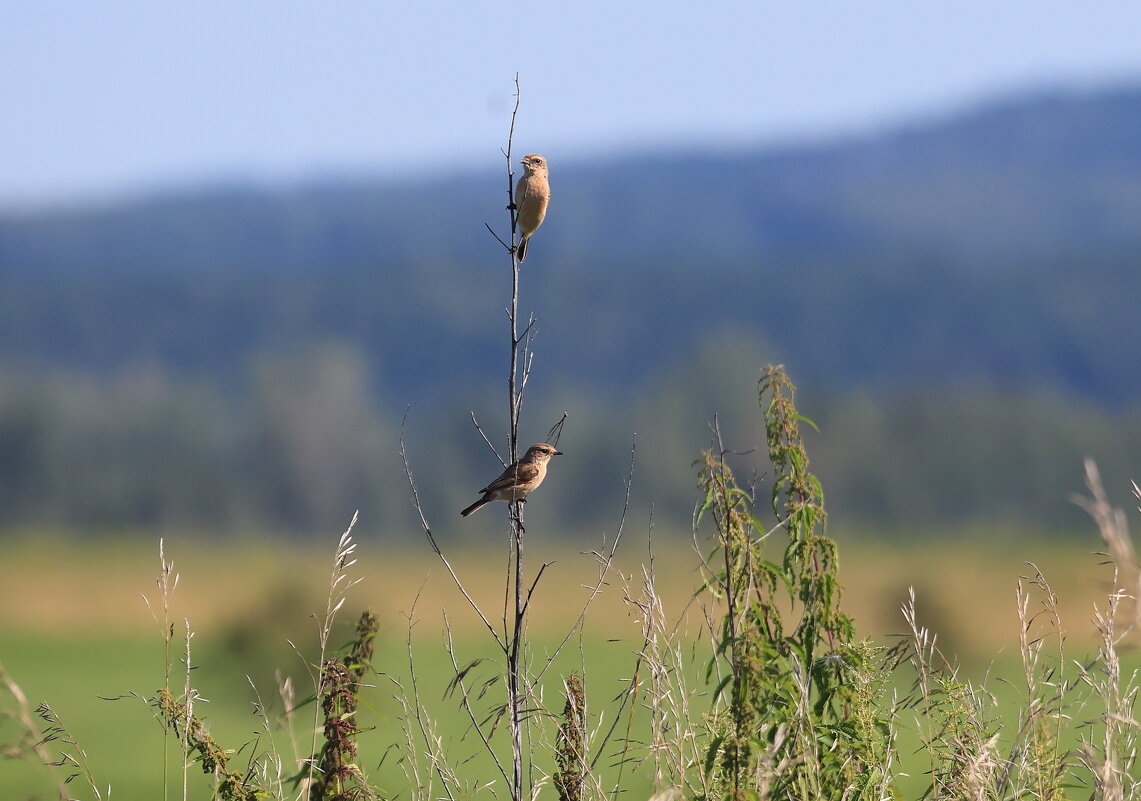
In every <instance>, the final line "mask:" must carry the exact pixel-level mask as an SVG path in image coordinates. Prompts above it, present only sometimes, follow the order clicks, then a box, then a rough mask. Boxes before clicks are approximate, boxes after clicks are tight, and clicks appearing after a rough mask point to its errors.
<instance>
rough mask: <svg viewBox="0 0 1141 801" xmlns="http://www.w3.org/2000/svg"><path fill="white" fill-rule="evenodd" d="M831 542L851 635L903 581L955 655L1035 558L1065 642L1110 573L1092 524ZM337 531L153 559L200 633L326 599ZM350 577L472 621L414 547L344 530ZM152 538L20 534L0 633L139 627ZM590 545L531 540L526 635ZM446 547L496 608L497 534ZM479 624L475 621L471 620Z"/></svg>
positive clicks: (574, 574) (677, 584) (607, 625)
mask: <svg viewBox="0 0 1141 801" xmlns="http://www.w3.org/2000/svg"><path fill="white" fill-rule="evenodd" d="M833 536H834V537H835V538H836V540H837V543H838V545H839V551H840V576H841V581H842V584H843V586H844V594H843V599H842V605H843V607H844V609H845V610H846V611H848V613H849V614H851V615H852V616H853V617H854V618H855V620H856V624H857V628H858V630H859V632H860V633H861V635H863V636H867V637H870V638H872V639H873V640H877V641H878V640H881V639H883V638H885V637H886V636H888V635H890V634H892V633H895V632H898V631H899V630H900V628H901V626H902V618H901V617H900V614H899V607H900V605H901V604H902V603H903V602H904V601H905V600H906V598H907V591H908V588H909V587H914V588H915V591H916V594H917V596H918V604H919V611H920V617H921V618H922V619H924V621H925V622H927V623H928V624H929V625H930V626H931V627H932V628H933V629H934V630H935V631H936V632H937V633H938V634H939V635H940V637H941V638H944V639H945V640H946V641H947V642H948V643H949V644H952V645H953V646H954V647H953V648H952V649H951V650H953V651H956V652H961V653H962V655H963V656H964V657H967V658H976V657H980V656H985V655H986V654H988V653H990V652H991V651H993V650H994V649H996V648H999V647H1001V646H1002V644H1003V643H1006V642H1009V640H1010V637H1011V636H1012V635H1014V634H1016V632H1017V626H1018V622H1017V615H1016V610H1015V600H1014V599H1015V585H1016V582H1017V581H1018V579H1019V577H1020V576H1027V575H1031V574H1032V572H1033V569H1034V568H1033V567H1032V566H1031V564H1028V563H1033V565H1036V566H1037V567H1038V568H1040V569H1041V571H1042V573H1043V574H1044V575H1045V577H1046V578H1047V580H1048V581H1049V582H1050V585H1051V586H1052V587H1053V589H1054V591H1055V592H1056V594H1057V595H1058V597H1059V606H1060V608H1061V609H1062V613H1063V620H1064V621H1067V622H1068V626H1069V631H1070V637H1071V638H1072V639H1073V640H1074V641H1075V642H1077V643H1080V642H1087V641H1092V637H1093V630H1092V627H1091V626H1090V625H1089V622H1090V617H1091V612H1092V610H1093V605H1094V604H1095V603H1097V602H1099V601H1104V598H1105V593H1106V590H1107V588H1108V586H1109V583H1110V581H1111V578H1112V573H1111V568H1109V567H1108V566H1106V565H1105V561H1106V560H1105V558H1104V557H1103V556H1100V555H1098V553H1097V551H1098V550H1099V548H1100V547H1101V542H1100V540H1099V539H1097V536H1096V533H1095V532H1094V531H1093V530H1092V528H1091V530H1090V531H1089V532H1086V535H1085V536H1084V538H1083V537H1082V536H1080V535H1075V536H1073V537H1070V538H1068V539H1066V540H1061V539H1059V538H1057V537H1053V538H1042V539H1035V538H1030V537H1026V536H1025V535H1021V536H1015V535H1009V536H1005V535H1003V534H998V535H995V536H993V537H990V538H985V537H983V536H979V535H962V536H955V535H946V536H939V537H935V538H930V537H928V538H925V539H923V540H910V541H909V540H906V539H902V538H899V539H893V540H891V541H877V540H869V539H867V538H862V537H854V536H853V537H845V536H844V535H843V534H835V533H834V534H833ZM336 538H337V535H330V536H329V537H328V538H327V542H326V543H324V544H323V545H322V544H312V545H310V546H305V547H302V546H298V545H297V544H295V543H270V542H266V541H255V540H249V541H237V542H234V541H221V540H217V539H210V538H202V537H195V536H191V535H185V536H180V535H177V534H176V535H169V536H168V537H167V538H166V540H165V549H166V557H167V559H168V560H170V561H173V563H174V566H175V570H176V572H177V573H178V574H179V576H180V579H179V584H178V588H177V591H176V592H175V594H174V604H173V609H172V611H173V617H174V619H175V620H182V619H184V618H186V619H189V620H190V621H191V623H192V625H193V627H194V628H195V630H196V631H198V632H200V633H201V636H204V637H209V636H210V632H211V631H212V630H217V629H218V628H219V627H223V628H224V627H226V626H227V625H228V624H231V623H233V622H234V621H235V620H239V619H241V618H242V617H243V615H248V614H255V613H260V612H262V611H264V610H266V608H267V605H268V606H270V607H272V608H273V609H274V610H276V616H277V617H279V618H281V617H285V616H288V615H290V614H297V615H299V616H301V617H305V616H307V615H308V614H311V613H316V612H318V611H320V610H322V609H323V608H324V601H325V597H326V595H327V584H328V580H329V574H330V570H331V567H332V563H331V560H332V554H333V547H334V546H335V544H336ZM355 539H356V540H357V543H358V551H357V555H358V556H359V563H358V565H356V566H355V567H354V568H353V572H354V575H355V576H356V577H359V578H360V579H361V583H360V584H359V585H358V586H357V587H355V588H354V590H353V591H352V593H351V594H350V602H349V604H348V605H347V609H363V608H365V607H369V608H371V609H373V610H375V611H377V612H378V613H379V614H380V615H381V617H382V619H384V620H386V621H388V622H389V623H396V622H398V621H400V620H402V619H403V618H404V616H405V615H406V614H407V613H408V612H409V611H410V610H411V609H412V606H413V603H414V602H415V604H416V608H417V613H418V617H421V618H422V617H428V616H435V617H438V616H439V610H440V609H443V608H448V609H450V610H452V616H451V619H452V623H453V626H454V627H455V628H456V630H457V631H460V632H463V631H464V630H465V627H467V626H471V625H477V621H475V620H474V619H473V618H472V616H469V615H467V614H464V612H465V611H466V610H465V606H466V604H465V603H464V602H463V598H462V596H460V595H459V593H458V592H457V590H456V588H455V585H454V583H453V582H452V580H451V579H450V577H449V576H448V575H447V572H446V570H445V568H444V566H443V565H442V564H441V562H440V560H439V559H438V558H437V557H436V556H435V555H434V554H433V553H432V552H431V550H430V549H429V548H428V546H427V544H426V543H423V544H421V543H416V542H413V543H411V544H405V545H402V546H399V547H395V548H394V547H393V546H391V545H388V544H386V543H384V542H382V541H379V540H375V539H371V538H370V536H369V534H368V532H366V531H362V530H360V529H358V530H357V532H355ZM158 548H159V542H158V538H152V539H149V540H144V539H135V540H106V539H99V540H95V541H88V542H79V541H75V540H72V539H64V538H53V537H49V536H36V537H31V536H25V537H21V538H18V539H14V540H9V541H8V542H6V543H5V545H4V554H5V557H4V560H3V562H2V563H0V609H3V610H4V613H3V617H2V619H0V629H3V630H6V631H17V632H18V631H30V632H38V633H40V634H44V635H48V634H53V635H56V636H60V637H66V636H68V635H70V634H73V633H77V632H83V633H90V632H92V631H102V632H108V633H115V634H130V633H133V634H139V633H141V632H146V631H147V630H148V629H150V630H153V628H154V625H155V624H154V621H153V619H152V615H151V612H150V611H149V609H148V606H147V604H146V602H145V601H144V600H143V596H147V597H148V598H150V599H151V600H152V601H153V600H154V599H156V597H157V592H156V588H155V583H154V581H155V577H156V576H157V574H158V572H159V551H158ZM601 549H602V543H601V541H597V542H593V543H591V542H587V541H585V540H584V541H583V542H582V545H581V546H580V547H579V548H577V549H574V548H569V547H567V546H566V545H565V541H564V542H553V541H551V540H539V541H537V542H533V543H532V544H531V546H530V547H529V549H528V552H527V559H528V566H529V568H530V570H532V571H533V570H535V569H537V568H538V566H539V564H540V563H541V562H551V563H553V564H552V565H551V566H550V567H549V568H547V569H546V571H545V572H544V575H543V577H542V579H541V581H540V583H539V586H538V588H537V591H536V599H535V602H534V603H533V605H532V609H531V625H532V628H533V629H534V630H538V631H547V630H551V631H553V630H558V629H560V628H562V627H565V626H567V625H569V624H570V623H571V622H573V620H574V619H575V618H576V617H577V616H578V613H579V611H580V610H579V604H580V602H581V601H582V600H585V597H586V595H587V590H586V589H585V588H584V585H589V584H593V583H594V582H595V581H596V580H597V577H598V560H597V558H596V557H595V556H594V555H593V554H592V553H591V551H592V550H601ZM649 550H650V549H649V546H648V543H647V542H646V539H645V537H644V536H643V537H641V538H640V539H639V538H636V537H633V536H630V535H629V534H627V535H626V538H625V539H624V540H623V541H622V542H621V543H620V547H619V548H618V551H617V555H616V557H615V560H614V566H613V570H612V573H611V574H610V577H609V579H608V581H607V586H606V587H605V588H604V589H603V592H602V593H601V594H600V595H599V597H598V598H597V599H596V601H595V602H594V605H593V608H592V610H591V613H590V614H589V615H588V616H587V619H586V627H587V630H588V631H590V632H591V634H592V635H596V636H614V635H621V633H622V632H620V631H614V629H615V628H620V627H621V626H620V624H618V623H617V622H616V621H619V620H622V619H624V618H625V617H626V616H627V613H628V611H629V609H628V605H627V604H626V603H625V602H624V601H623V586H624V584H625V583H627V582H626V581H624V580H623V577H625V578H626V579H627V580H628V581H629V582H631V583H633V584H634V585H637V584H638V583H639V582H640V580H641V578H640V576H641V572H642V570H643V568H644V566H646V565H648V564H649V557H648V554H649ZM653 552H654V560H653V566H654V572H655V574H656V576H657V588H658V591H659V593H660V594H661V595H662V596H663V597H664V598H665V599H666V601H667V609H673V610H675V611H680V610H681V609H682V608H683V607H684V606H685V604H686V603H687V602H688V600H689V598H690V596H691V595H692V593H693V591H694V590H695V589H696V588H697V587H698V586H700V583H701V575H700V571H699V569H698V566H699V562H700V560H699V557H698V556H697V554H696V553H695V551H694V549H693V546H692V544H691V543H687V542H679V541H678V540H677V539H674V540H672V541H670V540H665V539H663V538H661V537H659V538H657V540H656V541H655V543H654V545H653ZM445 554H446V555H447V556H448V557H449V559H450V561H451V562H452V564H453V566H454V567H455V568H456V569H457V572H458V573H459V574H460V576H461V578H462V579H463V580H464V582H465V583H466V584H467V585H468V587H469V590H470V591H471V593H472V595H473V596H474V597H475V598H476V599H477V600H478V601H479V602H480V603H481V604H482V605H484V606H486V607H487V608H488V609H489V610H490V612H491V613H494V612H495V610H496V609H497V608H500V609H501V607H502V595H503V581H504V574H505V564H506V544H505V543H503V544H501V547H488V548H479V549H475V548H471V547H470V546H469V547H467V548H462V547H454V548H449V547H448V546H445ZM477 627H478V625H477Z"/></svg>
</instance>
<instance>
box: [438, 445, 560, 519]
mask: <svg viewBox="0 0 1141 801" xmlns="http://www.w3.org/2000/svg"><path fill="white" fill-rule="evenodd" d="M562 455H563V454H562V451H557V450H555V446H554V445H548V444H547V443H546V442H537V443H535V444H534V445H532V446H531V447H530V448H528V449H527V452H526V453H525V454H523V458H521V459H520V460H519V461H517V462H512V463H511V464H510V465H509V466H508V467H507V469H506V470H504V471H503V472H502V473H500V475H499V478H497V479H495V481H492V482H491V483H490V484H488V485H487V486H486V487H484V488H483V489H481V490H480V492H482V493H483V497H482V498H480V499H479V500H478V501H476V502H475V503H473V504H472V505H471V506H469V507H468V508H467V509H464V510H463V511H462V512H460V517H467V516H468V515H470V514H471V513H472V512H475V511H478V510H479V509H482V508H483V507H484V506H486V505H487V504H489V503H491V502H492V501H525V500H526V499H527V496H528V495H530V494H531V493H532V492H533V491H534V490H535V488H536V487H538V486H539V485H540V484H542V483H543V479H544V478H546V477H547V462H549V461H550V460H551V457H552V456H562Z"/></svg>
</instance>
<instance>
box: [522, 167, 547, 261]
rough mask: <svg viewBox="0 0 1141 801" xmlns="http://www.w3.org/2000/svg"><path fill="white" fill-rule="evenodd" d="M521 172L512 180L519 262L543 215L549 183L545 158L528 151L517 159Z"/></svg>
mask: <svg viewBox="0 0 1141 801" xmlns="http://www.w3.org/2000/svg"><path fill="white" fill-rule="evenodd" d="M519 163H520V164H522V165H523V175H522V177H520V178H519V180H518V181H517V182H516V183H515V219H516V221H517V223H518V225H519V249H518V251H517V253H518V256H519V261H523V259H525V258H527V243H528V242H529V241H530V240H531V237H532V236H533V235H534V234H535V231H537V230H538V229H539V226H540V225H542V224H543V218H544V217H546V216H547V203H549V202H550V200H551V185H550V183H548V180H547V160H546V159H545V158H543V157H542V156H540V155H538V154H537V153H531V154H529V155H526V156H524V157H523V158H522V160H521V161H520V162H519Z"/></svg>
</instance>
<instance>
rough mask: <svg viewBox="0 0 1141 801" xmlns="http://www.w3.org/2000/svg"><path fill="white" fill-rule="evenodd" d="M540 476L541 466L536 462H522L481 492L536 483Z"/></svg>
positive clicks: (509, 468) (511, 467)
mask: <svg viewBox="0 0 1141 801" xmlns="http://www.w3.org/2000/svg"><path fill="white" fill-rule="evenodd" d="M538 476H539V466H538V465H537V464H535V463H534V462H520V463H519V465H518V467H516V466H515V465H511V466H510V467H508V468H507V469H506V470H504V471H503V473H502V474H501V475H500V476H499V478H497V479H495V481H492V482H491V483H490V484H488V485H487V486H486V487H484V488H483V489H481V490H480V492H495V491H497V490H501V489H507V488H508V487H511V486H514V485H516V484H527V483H530V482H532V481H534V480H535V479H536V478H538Z"/></svg>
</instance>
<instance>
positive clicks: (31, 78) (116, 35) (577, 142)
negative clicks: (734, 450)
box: [0, 0, 1141, 206]
mask: <svg viewBox="0 0 1141 801" xmlns="http://www.w3.org/2000/svg"><path fill="white" fill-rule="evenodd" d="M0 16H2V20H0V204H3V205H5V206H13V205H16V206H19V205H23V204H27V203H40V202H45V201H46V202H54V201H57V200H66V199H69V198H83V199H90V198H99V197H104V196H112V197H113V196H118V195H122V194H130V193H134V192H140V191H154V190H161V189H165V188H170V187H174V186H178V185H181V184H186V183H191V184H200V183H208V182H211V181H216V180H247V179H252V180H262V181H292V180H305V179H309V178H314V177H319V176H321V175H323V174H327V173H329V172H331V171H332V172H338V173H347V174H367V173H378V172H379V173H395V174H404V175H406V174H430V173H439V172H443V171H446V170H448V169H454V168H456V167H469V166H476V165H478V164H480V163H485V164H498V159H499V158H500V157H499V152H498V151H499V148H500V147H501V146H502V144H503V141H504V137H505V134H506V129H507V123H508V117H509V113H510V109H511V102H512V97H511V95H512V92H513V84H512V78H513V76H514V75H515V73H516V72H517V71H518V72H519V73H520V74H521V82H522V87H523V105H522V108H521V112H520V114H521V116H520V120H519V125H518V131H517V139H516V147H517V148H518V150H519V152H521V153H524V152H530V151H540V152H543V153H545V154H546V155H547V156H548V157H549V158H550V159H551V160H552V164H553V165H557V163H558V161H559V160H561V159H575V158H583V157H586V156H589V155H591V154H597V153H615V152H622V151H624V150H629V149H635V148H662V147H674V146H685V147H690V146H713V147H720V146H734V145H739V144H746V143H754V142H765V141H772V140H787V139H789V138H795V137H801V136H809V137H818V136H831V135H835V134H842V133H844V132H847V131H851V130H859V129H863V128H867V127H874V126H877V125H882V124H885V123H891V122H895V121H899V120H904V119H908V118H912V117H915V116H917V115H930V114H933V113H939V112H942V111H946V110H950V109H954V108H957V107H960V106H963V105H969V104H971V103H973V102H977V101H978V100H981V99H986V98H990V97H995V96H999V95H1002V94H1004V93H1007V92H1015V91H1020V90H1023V89H1028V88H1040V87H1048V86H1053V85H1064V86H1071V85H1078V86H1083V85H1090V86H1096V85H1099V84H1102V83H1120V82H1125V81H1132V80H1141V45H1139V44H1138V41H1139V37H1138V31H1141V3H1138V2H1137V1H1136V0H1120V1H1119V2H1101V1H1100V0H1088V1H1087V2H1085V3H1082V4H1076V3H1050V2H1041V0H1038V1H1037V2H1029V0H1010V1H1009V2H994V0H987V1H986V2H983V1H982V0H960V1H959V2H956V3H931V2H928V3H924V2H915V0H909V1H905V0H867V1H866V2H861V3H851V2H843V3H842V2H799V3H790V2H781V3H771V2H751V3H728V2H708V3H704V4H702V5H701V6H700V7H699V6H698V4H696V3H675V2H669V1H668V0H659V2H653V3H650V2H627V3H622V2H613V1H612V2H596V0H578V1H577V2H573V3H558V4H552V3H544V4H538V3H536V4H533V7H532V9H531V10H529V11H528V12H527V13H526V14H521V13H520V10H519V6H518V5H514V4H498V5H495V6H491V5H488V4H479V3H476V2H468V3H458V2H457V3H432V2H413V3H397V2H393V1H392V0H373V1H372V2H363V1H362V0H344V1H343V2H328V3H317V2H313V1H312V0H309V1H308V2H298V1H296V0H278V1H277V2H273V3H270V2H262V1H261V0H239V1H238V2H234V0H196V2H194V3H166V2H162V1H161V0H112V2H107V3H92V2H87V1H86V0H83V1H82V2H80V1H76V2H61V1H60V0H13V2H9V3H7V4H6V5H5V7H4V11H3V14H2V15H0ZM556 169H557V167H556Z"/></svg>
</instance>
